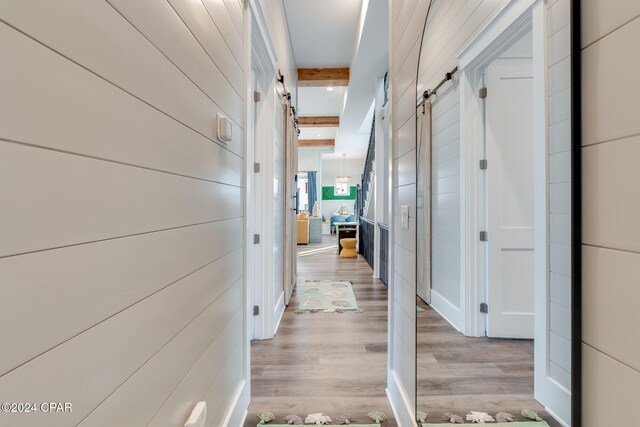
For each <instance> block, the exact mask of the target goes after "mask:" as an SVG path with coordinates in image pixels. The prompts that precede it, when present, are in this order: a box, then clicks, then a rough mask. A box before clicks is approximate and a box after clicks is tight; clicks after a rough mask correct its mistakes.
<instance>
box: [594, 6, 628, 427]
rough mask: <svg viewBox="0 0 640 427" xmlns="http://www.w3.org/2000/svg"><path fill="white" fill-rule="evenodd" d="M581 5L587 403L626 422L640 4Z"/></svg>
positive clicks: (598, 415) (608, 419) (597, 421)
mask: <svg viewBox="0 0 640 427" xmlns="http://www.w3.org/2000/svg"><path fill="white" fill-rule="evenodd" d="M582 12H583V15H582V60H583V63H582V66H583V72H582V78H583V85H582V88H583V90H582V120H583V122H582V131H583V140H582V144H583V148H582V156H583V157H582V167H583V174H582V177H583V182H582V195H583V204H582V209H583V228H582V232H583V236H582V238H583V246H582V254H583V257H584V258H583V269H582V292H583V296H582V297H583V312H584V315H583V325H582V328H583V336H582V341H583V344H582V356H583V358H584V359H583V369H582V380H583V389H582V390H583V403H582V408H583V425H584V426H585V427H594V426H599V425H603V424H608V425H615V424H629V423H630V421H629V420H631V419H634V418H633V417H636V416H637V400H638V399H637V397H638V396H640V329H639V328H638V325H639V324H640V311H638V309H637V301H638V299H640V287H638V286H637V285H638V283H640V243H639V242H640V225H639V224H638V217H640V203H639V200H640V199H638V182H640V172H639V170H638V167H637V164H638V161H639V160H640V149H639V148H640V137H639V136H638V135H640V122H638V117H639V116H640V104H639V103H638V102H637V94H638V93H639V92H640V80H638V78H637V70H638V68H639V67H640V52H639V51H638V48H637V43H638V40H640V3H639V2H633V1H621V0H616V1H604V0H590V1H584V2H582ZM631 423H632V424H633V422H631Z"/></svg>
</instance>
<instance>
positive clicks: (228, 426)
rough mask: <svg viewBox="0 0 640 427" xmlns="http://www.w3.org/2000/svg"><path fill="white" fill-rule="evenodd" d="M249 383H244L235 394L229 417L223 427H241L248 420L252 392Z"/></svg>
mask: <svg viewBox="0 0 640 427" xmlns="http://www.w3.org/2000/svg"><path fill="white" fill-rule="evenodd" d="M248 384H249V383H248V382H247V381H242V383H241V384H240V386H239V387H238V390H237V391H236V393H235V396H234V398H233V400H232V401H231V402H232V403H231V405H230V406H229V410H228V411H227V415H226V416H225V417H224V418H223V420H222V423H221V424H220V425H221V426H223V427H241V426H242V425H244V422H245V420H246V418H247V414H248V413H249V412H248V409H249V401H250V399H251V390H250V388H249V387H248Z"/></svg>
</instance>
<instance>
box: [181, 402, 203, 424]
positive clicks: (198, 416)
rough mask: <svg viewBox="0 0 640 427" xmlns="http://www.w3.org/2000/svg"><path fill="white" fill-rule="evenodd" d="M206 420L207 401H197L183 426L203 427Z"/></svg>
mask: <svg viewBox="0 0 640 427" xmlns="http://www.w3.org/2000/svg"><path fill="white" fill-rule="evenodd" d="M206 420H207V402H198V403H197V404H196V407H195V408H193V411H192V412H191V415H190V416H189V419H188V420H187V422H186V424H185V425H184V427H204V422H205V421H206Z"/></svg>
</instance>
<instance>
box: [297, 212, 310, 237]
mask: <svg viewBox="0 0 640 427" xmlns="http://www.w3.org/2000/svg"><path fill="white" fill-rule="evenodd" d="M298 244H299V245H307V244H309V212H300V213H299V214H298Z"/></svg>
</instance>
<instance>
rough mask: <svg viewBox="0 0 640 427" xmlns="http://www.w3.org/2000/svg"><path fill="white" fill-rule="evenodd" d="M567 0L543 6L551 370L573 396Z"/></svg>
mask: <svg viewBox="0 0 640 427" xmlns="http://www.w3.org/2000/svg"><path fill="white" fill-rule="evenodd" d="M569 6H570V2H569V0H554V1H549V2H548V3H547V10H546V14H547V19H546V25H547V48H548V52H547V67H548V74H547V78H548V89H547V96H548V101H547V102H548V118H547V120H548V126H549V127H548V133H547V135H548V153H549V163H548V180H549V187H548V191H549V195H550V197H549V216H548V219H549V250H550V262H549V295H550V298H551V300H550V302H549V309H550V316H549V331H548V334H549V367H548V368H549V370H548V372H547V376H548V377H550V378H553V379H554V380H555V381H557V382H558V383H559V384H561V385H562V386H563V387H564V388H566V389H567V390H571V206H568V204H567V202H568V201H569V200H571V104H570V98H571V63H570V60H571V58H570V54H571V47H570V40H571V39H570V34H569V33H570V29H571V27H570V25H569V23H570V13H569Z"/></svg>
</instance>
